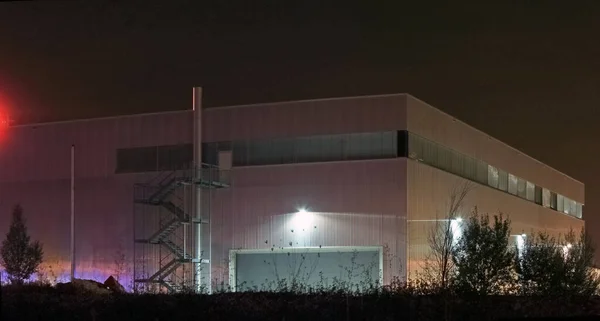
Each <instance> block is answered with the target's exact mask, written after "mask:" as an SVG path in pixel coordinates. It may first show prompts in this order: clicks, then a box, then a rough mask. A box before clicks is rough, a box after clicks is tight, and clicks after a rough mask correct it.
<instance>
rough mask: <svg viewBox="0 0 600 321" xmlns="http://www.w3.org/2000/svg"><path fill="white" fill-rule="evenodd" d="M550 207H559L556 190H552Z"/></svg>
mask: <svg viewBox="0 0 600 321" xmlns="http://www.w3.org/2000/svg"><path fill="white" fill-rule="evenodd" d="M550 208H551V209H553V210H556V209H557V208H558V200H557V195H556V193H554V192H550Z"/></svg>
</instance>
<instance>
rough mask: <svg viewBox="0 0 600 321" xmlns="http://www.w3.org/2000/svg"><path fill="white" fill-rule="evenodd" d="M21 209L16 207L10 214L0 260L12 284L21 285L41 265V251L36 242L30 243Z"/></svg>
mask: <svg viewBox="0 0 600 321" xmlns="http://www.w3.org/2000/svg"><path fill="white" fill-rule="evenodd" d="M25 223H26V222H25V218H24V217H23V209H22V208H21V206H20V205H16V206H15V207H14V209H13V213H12V222H11V225H10V229H9V231H8V233H7V234H6V239H5V240H4V241H3V242H2V249H0V258H1V263H2V266H3V267H4V270H5V271H6V273H7V274H8V278H9V280H10V281H11V282H12V283H17V284H22V283H23V281H24V280H26V279H28V278H29V277H30V276H31V275H32V274H33V273H35V272H37V270H38V267H39V265H40V263H42V257H43V254H44V252H43V249H42V245H41V244H40V243H39V242H38V241H34V242H31V241H30V237H29V235H28V234H27V226H26V225H25Z"/></svg>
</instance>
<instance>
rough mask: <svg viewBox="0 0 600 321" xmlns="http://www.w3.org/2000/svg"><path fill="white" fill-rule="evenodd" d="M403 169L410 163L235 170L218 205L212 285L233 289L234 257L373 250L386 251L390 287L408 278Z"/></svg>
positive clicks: (215, 204)
mask: <svg viewBox="0 0 600 321" xmlns="http://www.w3.org/2000/svg"><path fill="white" fill-rule="evenodd" d="M405 169H406V160H405V159H391V160H374V161H352V162H335V163H319V164H301V165H282V166H269V167H262V166H256V167H246V168H236V169H234V170H233V173H232V174H233V186H232V187H231V188H230V189H229V190H223V191H218V192H217V193H216V194H215V195H216V197H215V200H214V202H213V204H212V211H213V212H212V229H213V231H212V232H213V233H212V235H213V239H212V241H213V255H212V260H213V278H216V280H215V281H216V282H220V281H225V282H226V281H227V277H228V274H227V263H228V261H227V260H228V258H229V250H231V249H268V248H270V247H272V246H274V247H306V246H373V245H380V246H385V247H386V249H387V250H386V253H385V254H384V256H385V257H384V281H385V282H389V280H390V279H391V277H393V276H398V277H403V276H404V273H405V266H404V264H405V260H404V258H405V248H406V244H405V238H406V235H405V223H404V222H405V209H406V191H405V179H404V178H405ZM299 208H306V209H307V210H308V211H309V212H313V216H312V218H311V219H310V222H309V223H308V222H303V221H302V220H301V221H298V216H297V214H296V212H297V211H298V209H299ZM304 225H306V226H304Z"/></svg>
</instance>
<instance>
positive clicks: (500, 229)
mask: <svg viewBox="0 0 600 321" xmlns="http://www.w3.org/2000/svg"><path fill="white" fill-rule="evenodd" d="M509 237H510V221H509V220H508V219H505V218H503V216H502V214H498V215H494V221H493V222H490V217H489V215H487V214H483V215H480V214H479V213H478V212H477V208H475V209H474V210H473V213H472V215H471V217H470V218H469V220H468V222H467V223H466V224H464V226H463V227H462V235H461V237H460V239H459V241H458V244H457V245H456V246H455V248H454V253H453V256H452V258H453V260H454V265H455V266H456V276H455V279H454V287H455V290H456V291H457V293H462V294H471V295H492V294H502V293H505V291H506V288H507V287H510V285H511V284H512V283H513V276H512V270H513V262H514V254H513V253H511V249H510V247H509Z"/></svg>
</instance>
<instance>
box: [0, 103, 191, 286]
mask: <svg viewBox="0 0 600 321" xmlns="http://www.w3.org/2000/svg"><path fill="white" fill-rule="evenodd" d="M189 116H190V113H189V112H183V113H163V114H155V115H152V114H150V115H138V116H132V117H119V118H106V119H97V120H86V121H75V122H65V123H54V124H45V125H35V126H17V127H13V128H10V130H9V131H8V132H7V136H6V137H5V139H4V140H3V141H2V145H1V146H0V235H2V236H3V235H5V233H6V232H7V231H8V226H9V224H10V219H11V211H12V207H13V206H14V205H15V204H16V203H20V204H21V205H22V206H23V210H24V215H25V218H26V219H27V220H28V227H29V231H30V233H31V236H32V238H33V239H38V240H40V241H41V242H42V243H43V244H44V250H45V263H44V265H43V266H42V267H43V270H44V272H45V273H46V274H48V277H49V278H54V277H56V278H66V277H68V274H69V270H70V261H69V244H70V166H71V164H70V157H71V155H70V148H71V145H72V144H75V145H76V167H75V177H76V194H75V211H76V232H77V234H76V244H77V247H76V255H77V262H76V263H77V275H76V276H77V277H82V278H93V279H96V280H99V281H103V280H104V279H105V278H106V277H108V276H109V275H110V274H113V273H114V272H115V267H116V265H115V260H116V256H117V255H119V254H120V253H123V254H124V255H125V261H126V262H125V263H127V265H128V267H127V268H128V269H129V268H131V262H132V258H133V236H132V235H131V234H132V230H133V213H132V210H133V184H134V183H136V182H145V181H147V180H148V179H150V178H151V177H153V176H154V175H155V174H119V175H116V174H115V168H116V167H115V166H116V153H115V149H116V148H126V147H137V146H156V145H162V144H180V143H190V142H191V138H192V137H191V132H192V128H191V126H192V119H191V117H189ZM124 283H125V285H129V284H127V283H129V280H125V281H124Z"/></svg>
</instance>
